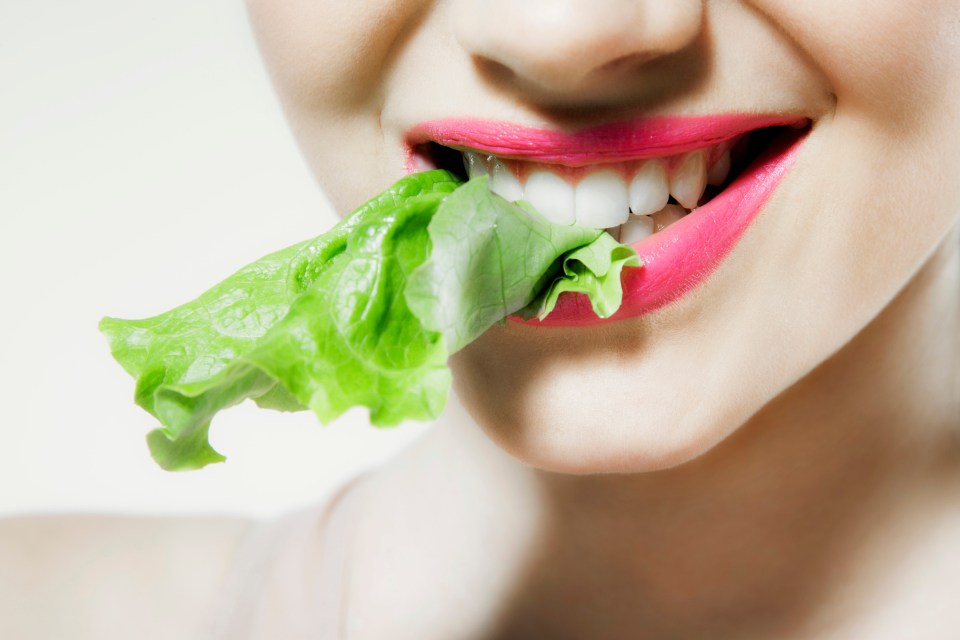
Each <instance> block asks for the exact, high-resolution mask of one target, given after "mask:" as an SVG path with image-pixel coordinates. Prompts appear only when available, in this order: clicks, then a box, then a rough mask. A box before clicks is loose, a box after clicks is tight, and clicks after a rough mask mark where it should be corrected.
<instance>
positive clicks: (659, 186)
mask: <svg viewBox="0 0 960 640" xmlns="http://www.w3.org/2000/svg"><path fill="white" fill-rule="evenodd" d="M669 199H670V185H669V184H668V180H667V171H666V169H664V167H663V163H662V162H660V161H659V160H648V161H646V162H644V163H643V165H642V166H641V167H640V170H639V171H637V174H636V175H635V176H634V177H633V180H631V181H630V211H632V212H633V213H634V214H636V215H638V216H645V215H649V214H651V213H656V212H657V211H660V209H663V208H664V207H665V206H666V204H667V201H668V200H669Z"/></svg>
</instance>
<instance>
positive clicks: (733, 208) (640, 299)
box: [510, 134, 806, 326]
mask: <svg viewBox="0 0 960 640" xmlns="http://www.w3.org/2000/svg"><path fill="white" fill-rule="evenodd" d="M794 136H796V134H794ZM805 137H806V136H805V134H802V135H800V136H799V137H793V138H791V139H790V140H789V141H780V142H779V143H776V144H774V146H773V147H771V148H770V149H769V150H768V151H767V152H766V153H764V154H763V155H762V156H761V157H760V158H758V159H757V160H756V161H755V162H754V163H753V164H752V165H751V166H750V167H749V168H747V170H746V171H744V173H743V174H741V175H740V177H739V178H737V179H736V180H735V181H734V182H733V183H732V184H731V185H730V186H728V187H727V188H726V189H724V191H723V192H722V193H720V194H719V195H717V196H716V197H715V198H714V199H713V200H711V201H710V202H708V203H707V204H705V205H704V206H702V207H699V208H698V209H695V210H694V211H692V212H691V213H689V214H688V215H686V216H684V217H683V218H681V219H680V220H678V221H677V222H674V223H673V224H671V225H670V226H669V227H667V228H666V229H664V230H662V231H660V232H658V233H656V234H654V235H652V236H649V237H648V238H645V239H643V240H641V241H640V242H637V243H635V244H633V245H631V246H632V247H633V248H634V249H636V251H637V254H639V256H640V259H641V260H642V261H643V266H642V267H637V268H629V267H628V268H627V269H625V270H624V272H623V275H622V283H623V304H622V305H621V306H620V309H619V310H618V311H617V312H616V313H615V314H614V315H613V316H611V317H609V318H605V319H603V318H598V317H597V316H596V314H594V312H593V309H592V307H591V306H590V300H589V298H587V296H586V295H584V294H574V293H565V294H562V295H561V296H560V299H559V300H558V301H557V306H556V307H555V308H554V310H553V311H552V312H551V313H550V315H549V316H547V317H546V318H544V319H543V320H524V319H522V318H519V317H517V316H510V320H511V321H513V322H518V323H521V324H531V325H539V326H590V325H596V324H604V323H607V322H615V321H617V320H622V319H624V318H634V317H637V316H641V315H644V314H647V313H650V312H652V311H655V310H656V309H659V308H660V307H663V306H664V305H667V304H669V303H671V302H674V301H675V300H678V299H680V298H682V297H683V296H684V295H686V294H687V293H689V292H690V291H692V290H693V289H695V288H696V287H697V286H698V285H699V284H700V283H701V282H703V281H704V280H706V279H707V278H708V277H709V276H710V274H711V273H713V271H714V270H715V269H716V268H717V266H719V264H720V263H721V262H722V261H723V259H724V258H725V257H726V256H727V255H728V254H729V253H730V251H731V250H732V249H733V247H734V246H736V244H737V242H738V241H739V240H740V238H741V237H742V236H743V233H744V232H745V231H746V230H747V227H749V226H750V223H752V222H753V221H754V220H755V219H756V217H757V216H758V215H759V213H760V211H761V210H762V209H763V206H764V205H765V204H766V202H767V200H769V198H770V196H771V195H773V192H774V191H775V190H776V188H777V186H779V184H780V182H781V181H782V180H783V178H784V177H785V176H786V174H787V172H788V171H789V170H790V167H791V166H793V163H794V161H795V160H796V158H797V155H798V154H799V150H800V147H801V144H802V142H803V140H804V139H805Z"/></svg>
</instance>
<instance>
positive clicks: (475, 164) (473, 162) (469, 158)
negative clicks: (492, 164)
mask: <svg viewBox="0 0 960 640" xmlns="http://www.w3.org/2000/svg"><path fill="white" fill-rule="evenodd" d="M463 167H464V169H466V170H467V177H468V178H476V177H478V176H485V175H487V174H489V173H490V171H489V170H488V169H487V163H486V162H484V161H483V160H482V159H481V158H480V157H479V156H477V154H475V153H470V152H469V151H464V152H463Z"/></svg>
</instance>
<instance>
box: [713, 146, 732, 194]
mask: <svg viewBox="0 0 960 640" xmlns="http://www.w3.org/2000/svg"><path fill="white" fill-rule="evenodd" d="M729 175H730V150H729V149H727V150H726V151H724V152H723V154H721V155H720V157H719V158H717V161H716V162H714V163H713V166H712V167H710V171H708V172H707V184H712V185H713V186H715V187H719V186H720V185H722V184H723V183H724V181H725V180H726V179H727V176H729Z"/></svg>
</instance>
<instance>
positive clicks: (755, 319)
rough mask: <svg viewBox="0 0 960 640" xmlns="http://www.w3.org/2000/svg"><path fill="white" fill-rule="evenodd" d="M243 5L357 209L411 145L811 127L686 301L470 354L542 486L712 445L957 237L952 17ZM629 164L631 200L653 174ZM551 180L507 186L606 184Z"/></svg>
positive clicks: (335, 188)
mask: <svg viewBox="0 0 960 640" xmlns="http://www.w3.org/2000/svg"><path fill="white" fill-rule="evenodd" d="M249 4H250V12H251V15H252V19H253V22H254V25H255V29H256V32H257V35H258V38H259V40H260V43H261V46H262V49H263V52H264V54H265V57H266V59H267V62H268V66H269V68H270V70H271V72H272V75H273V78H274V81H275V83H276V86H277V88H278V91H279V93H280V96H281V99H282V101H283V104H284V107H285V109H286V111H287V114H288V117H289V119H290V121H291V123H292V125H293V128H294V131H295V134H296V136H297V138H298V140H299V142H300V145H301V146H302V148H303V151H304V153H305V155H306V157H307V160H308V161H309V163H310V165H311V166H312V168H313V171H314V172H315V174H316V176H317V178H318V180H319V181H320V183H321V185H322V186H323V188H324V189H325V190H326V192H327V194H328V195H329V196H330V198H331V200H332V201H333V203H334V204H335V206H336V207H337V209H338V210H339V211H340V212H341V213H346V212H348V211H349V210H351V209H352V208H354V207H355V206H357V205H358V204H360V203H361V202H362V201H364V200H366V199H367V198H369V197H371V196H372V195H374V194H376V193H378V192H379V191H381V190H382V189H383V188H385V187H386V186H388V185H389V184H390V183H392V182H393V181H395V180H396V179H397V178H399V177H401V176H402V175H404V174H405V173H406V172H407V167H408V160H410V157H408V156H409V152H410V151H411V150H410V149H409V148H408V135H409V133H410V132H411V131H412V130H413V129H414V128H415V127H417V126H418V125H421V124H423V123H425V122H433V121H437V120H440V119H448V118H470V119H475V120H476V119H479V120H482V121H485V122H489V121H506V122H509V123H513V124H515V125H520V126H522V127H535V128H538V129H546V130H551V131H555V132H576V131H581V130H584V129H588V128H591V127H595V126H597V125H604V124H609V123H634V124H635V123H637V122H641V125H640V126H641V127H642V126H643V125H642V123H643V122H669V121H667V120H662V119H661V120H644V119H650V118H657V117H663V116H666V117H670V118H674V119H675V120H674V122H687V123H690V122H694V121H693V120H676V118H684V117H692V116H698V117H699V116H708V117H707V118H706V119H705V120H703V119H701V120H699V121H697V122H701V123H703V122H705V123H707V124H705V125H704V126H705V127H706V128H708V129H709V127H710V126H712V125H711V124H710V123H711V122H713V121H714V120H716V118H714V116H718V115H724V114H765V115H778V116H780V115H786V116H789V117H790V118H797V119H803V118H806V119H809V121H810V127H809V134H808V135H807V136H806V137H805V138H803V139H802V140H800V141H799V142H798V143H797V144H798V147H797V149H798V153H797V156H796V161H795V162H794V163H793V165H792V166H790V167H788V168H787V169H786V171H785V173H784V175H783V177H782V180H780V181H779V183H778V184H776V188H775V189H774V190H773V193H772V195H771V196H770V198H769V200H767V201H766V204H765V205H764V206H763V207H762V208H761V209H760V210H759V214H758V215H757V216H756V217H755V218H754V219H753V220H752V222H751V223H750V224H749V226H748V227H747V228H746V230H745V232H744V233H743V235H742V237H740V238H739V239H738V240H737V242H736V243H735V244H734V245H733V246H732V249H731V250H730V252H729V254H727V255H726V257H725V258H723V259H722V260H721V261H720V262H719V264H718V265H717V266H716V269H715V270H713V271H712V272H711V273H710V275H709V276H708V277H706V278H705V279H702V280H700V281H699V282H698V284H697V285H696V286H694V287H693V288H692V289H690V290H689V291H687V292H686V293H685V294H684V295H682V296H681V297H679V298H677V299H676V300H674V301H672V302H671V303H670V304H666V305H663V306H660V307H659V308H656V309H655V310H653V311H650V312H648V313H644V314H642V315H638V316H636V317H631V318H626V319H622V320H619V321H616V322H612V323H608V324H605V325H601V326H593V327H531V326H525V325H521V324H517V323H507V325H506V326H502V327H500V326H498V327H494V328H493V329H491V330H490V331H488V332H487V333H486V334H485V335H484V336H483V337H482V338H481V339H480V340H478V341H476V342H475V343H473V344H472V345H470V346H469V347H467V348H466V349H465V350H464V351H462V352H461V353H459V354H457V355H456V356H455V357H454V358H453V360H452V362H451V364H452V366H453V368H454V375H455V380H456V383H455V384H456V387H457V391H458V395H459V396H460V398H461V399H462V401H463V402H464V404H465V405H466V407H467V408H468V409H469V410H470V412H471V414H472V415H473V416H474V418H475V419H476V420H477V422H478V423H479V424H480V425H481V427H482V428H483V429H484V430H485V431H486V432H487V434H488V435H489V436H490V437H491V438H492V439H493V440H494V441H496V442H497V443H498V444H499V445H500V446H501V447H503V448H504V449H506V450H507V451H509V452H510V453H511V454H513V455H515V456H516V457H518V458H520V459H521V460H524V461H526V462H528V463H530V464H533V465H536V466H539V467H542V468H547V469H554V470H564V471H576V472H589V471H595V470H606V471H609V470H621V471H641V470H651V469H657V468H663V467H667V466H672V465H675V464H679V463H681V462H684V461H686V460H688V459H690V458H692V457H694V456H696V455H699V454H701V453H703V452H704V451H706V450H708V449H709V448H710V447H712V446H713V445H715V444H716V443H718V442H720V441H722V440H723V439H725V438H726V437H727V436H729V435H730V434H731V433H733V432H734V431H735V430H736V429H737V428H738V427H739V426H740V425H742V424H743V423H744V422H745V421H746V420H747V419H749V418H750V417H751V416H752V415H753V414H755V413H756V412H757V411H758V410H759V409H761V408H762V407H763V406H764V405H765V404H767V403H769V402H770V401H771V400H772V399H773V398H775V397H776V396H778V395H779V394H781V393H783V392H785V391H786V390H787V389H788V388H789V387H790V386H791V385H793V384H794V383H795V382H797V381H798V380H799V379H800V378H802V377H803V376H804V375H805V374H807V373H808V372H809V371H811V369H812V368H814V367H816V366H817V365H818V364H820V363H822V362H823V361H825V360H826V359H827V358H828V357H830V356H831V355H832V354H833V353H834V352H836V351H837V349H838V348H840V347H841V346H842V345H844V344H845V343H846V342H848V341H849V340H850V339H851V338H852V337H854V336H855V335H856V334H857V333H858V332H859V331H861V329H863V327H864V326H865V325H866V324H868V323H869V322H870V321H871V319H872V318H874V317H875V316H876V315H877V314H878V313H879V312H880V311H881V309H883V307H884V306H886V305H887V304H888V302H889V301H890V300H891V298H892V297H893V296H894V295H895V294H896V293H897V292H898V291H899V290H900V289H901V288H902V287H903V286H904V285H905V284H906V283H907V282H908V281H909V280H910V279H911V278H912V277H913V275H914V274H915V273H916V271H917V270H918V269H919V267H920V266H921V265H922V264H923V263H924V262H925V261H926V260H927V259H928V258H929V256H930V255H931V253H932V252H933V251H934V250H936V249H937V248H938V246H939V245H940V244H941V243H942V242H943V241H944V238H945V237H946V235H947V233H948V232H949V231H950V230H951V229H952V228H953V227H954V225H956V224H957V220H958V217H960V214H958V212H960V209H958V206H957V204H956V203H958V202H960V180H957V179H954V178H953V177H952V176H954V175H955V174H956V171H957V167H960V122H958V119H957V114H958V107H957V105H958V104H960V2H958V1H956V0H847V1H846V2H839V3H838V2H835V1H834V0H805V1H804V2H796V1H794V0H752V1H747V0H742V1H741V0H714V1H711V2H705V1H696V0H671V1H670V2H659V1H654V0H524V1H523V2H514V1H510V0H445V1H443V2H428V1H426V0H355V1H351V2H342V1H340V0H249ZM638 119H639V120H638ZM625 126H627V125H625ZM629 126H634V125H629ZM697 126H699V125H697ZM522 131H523V130H522V129H521V133H520V134H519V137H520V138H523V136H524V134H523V133H522ZM455 133H456V132H455ZM661 133H662V132H661ZM707 133H708V134H709V132H707ZM468 137H469V136H468ZM708 137H709V136H708ZM558 139H560V140H562V139H563V138H558ZM571 139H573V138H571ZM578 140H580V143H582V142H583V139H580V138H578ZM524 142H526V141H524V140H520V141H519V143H517V144H519V145H521V146H522V145H523V144H524ZM532 144H533V146H534V147H536V145H537V144H541V142H536V141H534V142H532ZM467 146H470V145H469V144H467ZM701 146H702V145H701ZM561 151H562V150H561ZM578 151H579V152H583V151H584V150H583V149H579V150H578ZM586 151H587V152H589V151H590V150H589V149H587V150H586ZM534 152H536V149H534ZM746 153H747V156H748V157H747V158H746V160H744V159H742V158H741V159H740V160H739V161H737V160H736V159H735V161H734V162H735V165H736V164H737V162H740V163H744V162H747V161H749V159H750V158H749V154H750V153H754V151H748V152H746ZM504 155H508V154H504ZM561 155H562V154H561ZM582 155H583V157H589V156H590V153H586V154H582ZM639 155H642V154H639ZM655 155H656V154H655ZM661 155H664V156H666V155H669V154H667V153H666V152H664V153H663V154H661ZM708 155H709V162H711V163H712V162H714V161H715V160H716V159H717V157H718V156H717V153H716V152H714V151H713V150H708ZM621 160H623V162H622V163H621V165H618V167H619V168H618V171H620V172H621V173H623V172H626V173H623V175H624V178H623V179H624V180H625V181H626V182H629V181H630V180H631V177H630V175H627V174H630V172H634V173H636V172H637V171H639V169H638V167H639V166H641V164H642V161H641V160H639V159H637V158H632V159H631V158H626V159H621ZM555 162H556V159H554V160H550V159H546V160H544V159H543V158H540V162H539V164H537V165H536V166H534V165H533V164H532V161H531V159H530V158H527V159H525V160H523V161H521V162H512V163H511V162H509V161H508V162H506V163H505V166H507V168H508V169H509V170H512V171H514V172H518V173H519V174H520V176H521V178H527V179H528V178H529V177H530V175H531V174H532V172H533V171H534V170H537V171H540V172H541V173H542V172H545V173H548V174H549V173H551V172H553V173H555V174H556V175H565V176H566V178H564V179H565V180H567V181H571V182H572V183H573V184H577V180H581V179H583V178H584V177H585V176H589V175H590V174H591V173H594V172H598V171H600V170H602V169H603V168H604V167H602V166H601V167H598V166H597V165H598V164H602V158H600V160H597V159H596V158H594V160H590V161H587V162H586V167H585V168H581V169H576V170H574V171H573V172H572V173H571V171H570V170H567V169H564V168H563V167H562V166H558V165H556V164H555ZM664 162H665V165H664V166H666V167H668V170H669V171H676V170H677V167H676V165H677V161H676V160H674V161H669V160H666V159H665V160H664ZM671 162H672V163H673V164H671ZM424 163H427V164H424ZM525 163H527V164H525ZM552 163H553V164H552ZM428 164H429V161H428V160H425V159H424V158H423V157H420V155H418V154H414V156H413V162H412V166H414V167H418V168H422V167H423V166H427V165H428ZM581 164H582V163H581ZM608 166H610V165H608ZM742 170H743V169H742V167H739V168H738V167H737V166H735V167H734V172H735V173H736V172H737V171H742ZM571 175H572V177H571ZM541 177H542V176H541ZM548 178H549V176H548ZM547 182H549V180H548V179H547ZM694 182H696V179H694ZM548 191H549V189H548ZM554 195H555V194H554ZM675 195H676V194H675ZM575 202H578V201H575ZM578 206H579V205H578ZM693 215H696V213H694V214H691V216H693ZM678 228H679V227H678ZM661 233H664V232H663V231H661ZM692 253H696V247H694V249H693V251H692Z"/></svg>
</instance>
